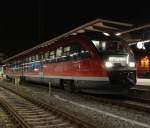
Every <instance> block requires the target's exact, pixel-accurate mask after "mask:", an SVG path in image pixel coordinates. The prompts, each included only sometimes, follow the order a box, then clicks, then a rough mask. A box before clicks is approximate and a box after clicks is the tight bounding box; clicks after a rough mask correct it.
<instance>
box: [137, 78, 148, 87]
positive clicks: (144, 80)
mask: <svg viewBox="0 0 150 128" xmlns="http://www.w3.org/2000/svg"><path fill="white" fill-rule="evenodd" d="M136 85H143V86H150V79H147V78H137V83H136Z"/></svg>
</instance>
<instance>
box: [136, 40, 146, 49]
mask: <svg viewBox="0 0 150 128" xmlns="http://www.w3.org/2000/svg"><path fill="white" fill-rule="evenodd" d="M136 46H137V48H138V49H145V46H144V43H143V42H142V41H140V42H137V44H136Z"/></svg>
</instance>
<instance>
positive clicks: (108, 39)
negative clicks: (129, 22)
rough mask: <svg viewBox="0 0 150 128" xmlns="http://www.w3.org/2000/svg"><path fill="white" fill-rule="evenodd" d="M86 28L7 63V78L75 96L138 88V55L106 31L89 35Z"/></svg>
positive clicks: (90, 32)
mask: <svg viewBox="0 0 150 128" xmlns="http://www.w3.org/2000/svg"><path fill="white" fill-rule="evenodd" d="M94 23H95V22H94ZM94 23H92V25H93V24H94ZM95 24H96V23H95ZM93 26H94V25H93ZM86 27H89V25H88V26H83V27H80V28H77V29H75V30H73V31H71V32H69V33H67V34H64V35H62V36H60V37H56V38H54V39H52V40H50V41H48V42H46V43H43V44H41V45H38V46H36V47H34V48H31V49H29V50H26V51H24V52H22V53H19V54H18V55H16V56H13V57H10V58H8V59H6V60H5V61H4V63H5V74H6V76H7V77H9V78H13V77H15V76H19V77H21V78H22V79H25V80H29V81H35V82H43V83H48V82H51V83H52V85H56V86H60V87H62V88H64V89H65V90H67V91H71V92H73V91H75V90H84V91H90V92H100V93H117V94H120V93H123V92H125V91H127V90H128V89H129V88H130V87H132V86H134V85H135V84H136V69H135V62H134V55H133V53H132V51H131V49H130V48H129V47H128V45H127V44H126V42H125V41H124V40H122V39H121V38H119V37H117V36H115V35H113V34H109V33H106V32H104V31H94V30H95V29H93V30H90V31H85V30H86V29H85V28H86ZM93 28H94V27H93ZM81 30H82V31H81ZM83 30H84V31H83ZM66 35H67V37H66Z"/></svg>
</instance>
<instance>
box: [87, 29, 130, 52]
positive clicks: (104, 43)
mask: <svg viewBox="0 0 150 128" xmlns="http://www.w3.org/2000/svg"><path fill="white" fill-rule="evenodd" d="M86 36H87V37H88V38H89V39H90V40H91V41H92V43H93V44H94V45H95V47H96V48H97V50H98V51H99V52H100V53H106V54H107V53H108V54H109V53H116V52H117V53H127V52H128V48H127V46H126V44H125V42H124V40H122V39H120V38H118V37H116V36H114V35H110V34H108V33H101V32H92V33H86Z"/></svg>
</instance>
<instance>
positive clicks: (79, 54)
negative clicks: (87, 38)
mask: <svg viewBox="0 0 150 128" xmlns="http://www.w3.org/2000/svg"><path fill="white" fill-rule="evenodd" d="M89 56H90V55H89V51H88V50H85V49H84V48H83V47H82V46H81V45H80V44H79V43H74V44H72V45H71V52H70V57H71V58H72V59H82V58H87V57H89Z"/></svg>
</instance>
